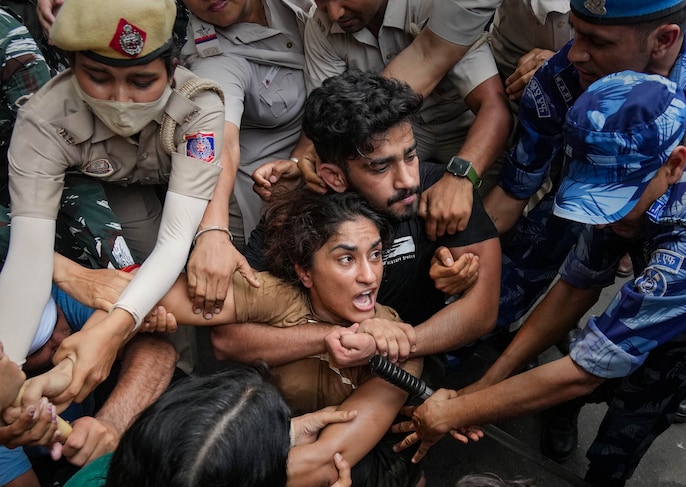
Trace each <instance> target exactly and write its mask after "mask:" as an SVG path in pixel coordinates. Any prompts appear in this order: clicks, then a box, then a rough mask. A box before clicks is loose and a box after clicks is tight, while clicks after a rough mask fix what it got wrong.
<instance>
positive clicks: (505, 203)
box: [483, 185, 528, 235]
mask: <svg viewBox="0 0 686 487" xmlns="http://www.w3.org/2000/svg"><path fill="white" fill-rule="evenodd" d="M483 202H484V208H485V209H486V213H488V215H489V216H490V217H491V220H493V224H494V225H495V227H496V228H497V229H498V233H499V234H500V235H502V234H504V233H506V232H507V231H509V230H510V229H511V228H512V227H514V225H515V223H516V222H517V219H518V218H519V216H520V215H521V214H522V212H523V211H524V208H525V207H526V204H527V202H528V199H526V200H521V199H518V198H515V197H514V196H512V195H511V194H509V193H508V192H506V191H505V190H504V189H503V188H502V187H501V186H498V185H495V186H493V188H492V189H491V190H490V191H489V192H488V194H487V195H486V196H484V199H483Z"/></svg>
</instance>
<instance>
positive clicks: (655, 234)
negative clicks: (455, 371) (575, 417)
mask: <svg viewBox="0 0 686 487" xmlns="http://www.w3.org/2000/svg"><path fill="white" fill-rule="evenodd" d="M648 215H649V221H648V222H646V225H645V230H644V235H643V236H642V238H639V239H636V240H626V239H622V238H620V237H617V236H610V237H608V233H609V232H611V230H609V229H604V230H598V229H594V228H593V227H591V226H588V225H586V226H584V228H583V231H582V234H581V236H580V237H579V242H578V243H577V245H576V246H575V247H574V250H573V251H572V252H570V254H569V256H568V257H567V259H566V261H565V263H564V264H563V266H562V268H561V270H560V275H561V278H562V279H564V280H565V281H566V282H567V283H569V284H571V285H572V286H575V287H579V288H591V287H598V286H602V287H605V286H607V285H610V284H612V282H613V281H614V274H615V271H616V268H617V265H616V262H617V261H618V259H619V258H621V256H622V255H623V254H624V253H625V252H626V251H629V252H630V253H631V255H632V260H633V261H634V268H635V270H636V273H637V276H638V277H637V278H636V279H635V280H634V281H629V282H627V283H626V284H624V286H623V287H622V289H621V290H620V291H619V293H618V294H617V296H616V297H615V299H614V300H613V301H612V303H611V304H610V305H609V306H608V308H607V310H605V312H604V313H603V314H602V315H600V316H597V317H592V318H591V319H590V320H589V321H588V323H587V324H586V326H585V328H584V329H583V331H582V332H581V335H580V336H579V338H578V339H577V341H576V342H575V343H574V344H573V345H572V347H571V350H570V356H571V358H572V360H574V362H575V363H577V364H578V365H579V366H580V367H582V368H583V369H584V370H586V371H587V372H589V373H591V374H593V375H597V376H600V377H606V378H617V377H624V376H628V377H626V378H624V379H623V380H621V382H620V383H619V385H618V387H617V389H616V391H614V394H613V396H612V398H611V400H610V402H609V410H608V412H607V414H606V415H605V418H604V419H603V422H602V423H601V425H600V427H599V429H598V434H597V436H596V439H595V441H594V442H593V444H592V445H591V447H590V449H589V450H588V453H587V455H586V456H587V457H588V459H589V460H590V461H591V468H593V469H595V470H600V471H602V472H603V473H604V474H605V475H607V476H608V477H612V478H618V479H628V478H630V477H631V475H632V474H633V472H634V470H635V469H636V467H637V466H638V464H639V462H640V460H641V458H642V457H643V455H644V454H645V452H646V450H647V449H648V447H649V446H650V445H651V444H652V442H653V441H654V440H655V438H657V436H659V435H660V434H661V433H662V432H663V431H664V430H666V429H667V428H668V427H669V426H670V425H671V424H672V422H673V421H674V414H675V412H676V410H677V408H678V406H679V403H680V402H681V401H682V400H684V399H685V398H686V265H684V264H685V262H684V261H685V260H686V259H685V257H686V176H684V177H682V179H681V181H680V182H679V183H677V184H675V185H673V186H672V187H671V188H670V189H669V191H668V192H667V193H665V195H663V196H662V197H661V198H660V199H658V200H657V201H656V202H655V203H654V204H653V205H652V207H651V209H650V211H649V213H648ZM629 374H630V375H629Z"/></svg>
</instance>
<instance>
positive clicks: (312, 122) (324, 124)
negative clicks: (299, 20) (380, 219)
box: [213, 71, 501, 366]
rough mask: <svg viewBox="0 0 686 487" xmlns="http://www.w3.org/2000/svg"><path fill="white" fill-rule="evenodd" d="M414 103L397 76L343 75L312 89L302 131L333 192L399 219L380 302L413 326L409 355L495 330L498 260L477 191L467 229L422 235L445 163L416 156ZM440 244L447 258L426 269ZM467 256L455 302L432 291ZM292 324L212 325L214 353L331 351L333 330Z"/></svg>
mask: <svg viewBox="0 0 686 487" xmlns="http://www.w3.org/2000/svg"><path fill="white" fill-rule="evenodd" d="M420 104H421V99H420V98H419V97H418V96H417V95H416V94H415V93H414V92H412V90H411V89H410V88H409V87H408V86H407V85H405V84H403V83H401V82H398V81H397V80H388V79H385V78H383V77H381V76H378V75H373V74H370V73H363V72H360V71H348V72H346V73H344V74H342V75H339V76H335V77H333V78H330V79H328V80H326V81H325V82H324V83H323V85H322V86H321V87H320V88H317V89H316V90H314V91H313V92H312V93H311V94H310V96H309V97H308V100H307V103H306V107H305V117H304V123H303V130H304V131H305V134H306V135H307V136H308V137H310V139H312V141H313V142H314V145H315V149H316V150H317V154H318V155H319V157H320V159H321V161H322V164H321V165H320V166H319V168H318V171H319V174H320V176H321V177H322V179H323V180H324V181H325V182H326V184H327V185H328V187H329V188H330V190H332V191H338V192H341V191H355V192H357V193H359V194H361V195H362V196H364V197H365V199H367V201H368V202H369V203H370V204H371V205H372V206H373V207H374V208H376V209H377V210H379V211H380V212H382V213H384V214H385V215H387V216H388V217H389V218H391V219H392V220H393V221H394V222H395V225H396V233H395V239H394V243H393V245H392V247H391V248H390V249H388V250H387V251H386V252H385V255H384V264H385V272H384V279H383V282H382V284H381V288H380V291H379V296H378V301H379V302H380V303H382V304H385V305H388V306H391V307H393V308H395V309H396V310H397V311H398V312H399V314H400V316H401V318H402V319H403V320H405V321H407V322H409V323H411V324H413V325H415V331H416V347H415V349H414V350H413V351H412V355H419V356H424V355H429V354H434V353H439V352H446V351H450V350H454V349H456V348H459V347H463V346H465V345H467V344H469V343H472V342H473V341H474V340H476V339H478V338H479V337H481V336H483V335H484V334H486V333H488V332H490V331H491V330H492V329H493V326H494V325H495V319H496V315H497V310H498V299H499V292H498V290H499V287H500V265H501V261H500V243H499V241H498V237H497V233H496V230H495V228H494V226H493V224H492V223H491V220H490V219H489V217H488V216H487V215H486V213H485V211H484V209H483V206H482V205H481V201H480V199H479V197H478V195H477V193H476V192H474V208H473V210H472V216H471V219H470V221H469V223H468V225H467V228H466V229H465V230H464V231H462V232H458V233H456V234H455V235H446V236H445V237H442V238H441V239H439V240H438V241H436V242H432V241H430V240H429V239H428V237H427V236H426V232H425V224H424V220H422V219H421V218H420V217H419V216H418V215H417V207H418V203H419V195H420V192H421V190H423V189H426V188H428V187H429V186H431V184H433V183H435V182H436V181H437V180H438V179H439V178H441V177H442V176H443V173H444V171H445V166H438V165H437V166H434V165H432V164H431V163H423V164H421V165H420V163H419V161H418V159H417V154H416V143H415V140H414V136H413V132H412V126H411V124H410V118H411V117H412V116H413V115H414V113H415V112H416V110H417V109H418V108H419V106H420ZM456 177H457V176H456ZM257 237H258V234H255V233H253V235H252V236H251V243H250V245H249V247H250V249H249V252H248V255H247V257H248V260H249V261H250V263H251V265H252V266H254V267H256V268H261V267H262V266H261V265H260V263H259V256H260V251H259V250H257V251H256V249H257V248H259V244H258V243H257ZM441 247H445V248H443V249H442V250H443V252H444V254H443V256H444V257H443V258H442V259H440V260H441V262H439V263H434V265H433V268H432V258H433V257H434V255H435V252H436V251H437V249H439V248H441ZM446 254H447V255H448V256H449V257H450V258H449V259H448V258H446V257H445V255H446ZM466 254H473V256H474V258H477V259H478V264H479V270H478V277H477V279H476V281H475V282H474V283H473V284H472V285H471V286H469V287H468V288H467V289H466V290H464V291H463V292H462V293H461V295H460V296H459V297H458V299H455V300H453V301H452V302H450V304H445V299H446V295H445V294H444V293H443V292H441V291H439V290H438V289H436V287H435V285H434V281H433V280H432V276H431V275H430V273H429V272H430V270H432V273H434V272H433V271H439V272H438V274H442V275H445V276H447V277H450V276H451V274H452V273H453V264H454V263H457V262H458V259H459V258H460V257H461V256H463V255H466ZM255 257H258V258H257V259H255ZM451 260H452V261H453V263H451V262H450V261H451ZM441 271H443V272H441ZM293 328H297V330H287V329H279V328H273V327H263V326H259V325H248V324H246V325H231V326H227V327H217V328H215V329H214V330H213V345H214V347H215V353H216V354H217V355H218V356H219V357H220V358H225V359H232V360H238V361H241V362H250V361H252V360H255V359H259V358H261V359H264V360H266V361H267V362H269V363H274V364H278V363H283V362H285V361H290V360H295V359H298V358H301V357H304V356H310V355H314V354H319V353H324V352H326V351H327V350H326V348H325V346H324V336H325V335H326V334H327V333H329V332H330V331H331V328H330V327H329V326H325V327H323V326H321V325H319V324H316V323H313V324H307V325H301V326H298V327H293ZM362 328H363V327H361V331H365V330H364V329H362ZM359 332H360V330H358V333H359ZM368 332H369V333H372V334H373V330H368ZM248 345H249V346H248ZM335 358H336V361H337V363H338V364H339V365H341V366H347V365H348V364H347V363H346V358H345V357H338V356H336V357H335ZM399 358H400V359H401V360H402V359H404V358H406V357H399Z"/></svg>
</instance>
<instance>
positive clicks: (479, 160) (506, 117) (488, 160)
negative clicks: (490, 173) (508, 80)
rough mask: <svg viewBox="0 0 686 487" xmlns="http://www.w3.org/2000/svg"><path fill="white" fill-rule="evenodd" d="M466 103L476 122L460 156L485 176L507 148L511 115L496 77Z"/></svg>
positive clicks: (482, 85)
mask: <svg viewBox="0 0 686 487" xmlns="http://www.w3.org/2000/svg"><path fill="white" fill-rule="evenodd" d="M496 83H497V86H495V85H496ZM465 102H466V103H467V105H468V106H469V108H470V109H471V110H472V112H474V114H475V115H476V118H475V120H474V123H473V124H472V126H471V127H470V129H469V132H468V134H467V138H466V140H465V143H464V145H463V146H462V148H461V149H460V152H459V153H458V155H459V156H460V157H462V158H463V159H467V160H468V161H470V162H471V163H472V165H473V166H474V169H476V172H477V173H478V174H479V175H480V176H483V174H484V173H485V172H486V170H487V169H488V168H489V167H490V166H491V164H493V162H494V161H495V160H496V159H497V158H498V157H499V156H500V155H501V154H502V153H503V151H504V150H505V148H506V146H507V141H508V139H509V137H510V132H511V131H512V125H513V121H512V114H511V112H510V108H509V105H508V103H507V98H506V96H505V92H504V91H503V89H502V86H501V82H500V78H498V76H497V75H496V76H494V77H492V78H489V79H488V80H486V81H484V82H483V83H481V84H480V85H479V86H478V87H477V88H475V89H474V90H473V91H472V92H471V93H469V95H467V97H466V98H465Z"/></svg>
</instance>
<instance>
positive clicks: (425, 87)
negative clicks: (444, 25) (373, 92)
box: [381, 29, 469, 96]
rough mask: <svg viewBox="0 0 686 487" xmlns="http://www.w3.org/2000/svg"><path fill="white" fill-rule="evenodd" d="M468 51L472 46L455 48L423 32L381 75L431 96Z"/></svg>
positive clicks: (451, 44) (455, 45) (435, 36)
mask: <svg viewBox="0 0 686 487" xmlns="http://www.w3.org/2000/svg"><path fill="white" fill-rule="evenodd" d="M467 49H469V46H461V45H458V44H453V43H452V42H449V41H446V40H444V39H442V38H440V37H438V36H437V35H436V34H434V33H433V32H431V30H429V29H424V30H422V31H421V32H420V33H419V35H418V36H417V37H416V38H415V40H414V41H413V42H412V44H410V45H409V46H407V47H406V48H405V49H403V50H402V51H401V52H400V53H399V54H398V55H397V56H396V57H395V58H394V59H393V60H392V61H391V62H390V63H389V64H388V65H387V66H386V67H385V68H384V70H383V71H382V72H381V74H382V75H383V76H386V77H387V78H397V79H400V80H402V81H405V82H406V83H407V84H409V85H410V86H411V87H412V89H413V90H415V91H416V92H417V93H420V94H421V95H422V96H428V95H429V94H431V92H432V91H433V89H434V88H435V87H436V85H437V84H438V82H439V81H440V80H441V79H442V78H443V77H444V76H445V74H446V73H447V72H448V70H449V69H450V68H452V67H453V66H454V65H455V64H456V63H457V62H458V61H459V60H460V59H462V56H464V55H465V53H466V52H467Z"/></svg>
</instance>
